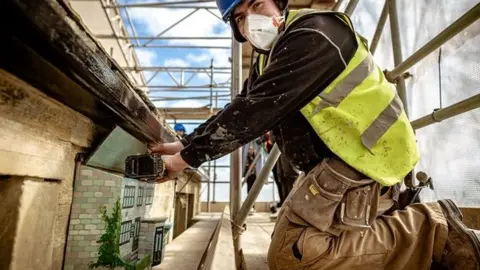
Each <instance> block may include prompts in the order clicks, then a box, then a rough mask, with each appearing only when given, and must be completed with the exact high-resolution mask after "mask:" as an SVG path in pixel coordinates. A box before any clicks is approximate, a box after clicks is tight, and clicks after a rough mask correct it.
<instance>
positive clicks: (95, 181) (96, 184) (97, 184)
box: [93, 180, 105, 186]
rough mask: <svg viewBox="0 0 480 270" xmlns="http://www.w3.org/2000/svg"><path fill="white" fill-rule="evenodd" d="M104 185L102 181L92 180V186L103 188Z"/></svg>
mask: <svg viewBox="0 0 480 270" xmlns="http://www.w3.org/2000/svg"><path fill="white" fill-rule="evenodd" d="M104 183H105V181H104V180H93V185H94V186H103V185H104Z"/></svg>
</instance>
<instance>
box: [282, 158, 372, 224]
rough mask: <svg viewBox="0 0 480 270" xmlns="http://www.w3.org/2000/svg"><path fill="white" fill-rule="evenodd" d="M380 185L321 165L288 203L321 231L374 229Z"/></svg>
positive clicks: (294, 210)
mask: <svg viewBox="0 0 480 270" xmlns="http://www.w3.org/2000/svg"><path fill="white" fill-rule="evenodd" d="M379 186H380V185H379V184H378V183H377V182H375V181H373V180H371V179H367V180H365V179H363V180H354V179H351V178H348V177H346V176H345V175H344V174H342V172H341V170H335V169H333V168H332V167H331V166H330V165H329V164H328V162H327V161H323V162H321V163H320V164H319V165H317V167H315V168H314V169H313V170H312V171H310V173H309V174H308V175H307V176H306V177H304V178H303V179H302V181H301V182H300V183H299V186H298V188H296V189H294V190H293V191H292V192H293V194H291V195H292V196H291V198H290V199H289V200H287V202H286V203H287V204H288V205H289V207H290V209H291V210H292V211H293V212H294V213H295V214H296V215H298V216H299V217H301V218H302V219H303V220H305V221H306V222H308V223H309V224H310V225H312V226H314V227H315V228H317V229H318V230H320V231H327V230H328V229H329V228H330V227H332V226H333V227H335V228H339V229H343V230H365V229H368V228H370V226H371V224H372V223H373V221H374V220H375V218H376V216H377V208H378V200H379Z"/></svg>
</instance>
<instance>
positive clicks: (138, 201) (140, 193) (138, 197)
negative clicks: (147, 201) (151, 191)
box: [137, 187, 144, 206]
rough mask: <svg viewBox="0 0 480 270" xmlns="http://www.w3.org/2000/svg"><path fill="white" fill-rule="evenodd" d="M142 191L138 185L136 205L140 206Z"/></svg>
mask: <svg viewBox="0 0 480 270" xmlns="http://www.w3.org/2000/svg"><path fill="white" fill-rule="evenodd" d="M143 191H144V188H143V187H138V196H137V206H141V205H142V204H143Z"/></svg>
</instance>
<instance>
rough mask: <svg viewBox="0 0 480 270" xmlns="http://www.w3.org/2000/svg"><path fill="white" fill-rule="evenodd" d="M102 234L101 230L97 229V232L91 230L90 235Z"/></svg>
mask: <svg viewBox="0 0 480 270" xmlns="http://www.w3.org/2000/svg"><path fill="white" fill-rule="evenodd" d="M100 233H101V231H100V230H96V229H95V230H90V234H96V235H98V234H100Z"/></svg>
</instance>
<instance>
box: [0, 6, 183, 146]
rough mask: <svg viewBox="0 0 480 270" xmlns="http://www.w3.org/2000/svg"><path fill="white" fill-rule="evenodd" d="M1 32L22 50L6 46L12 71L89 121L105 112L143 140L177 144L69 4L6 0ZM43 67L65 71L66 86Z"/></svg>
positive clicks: (0, 12)
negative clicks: (31, 64) (31, 62)
mask: <svg viewBox="0 0 480 270" xmlns="http://www.w3.org/2000/svg"><path fill="white" fill-rule="evenodd" d="M8 23H11V24H13V25H15V27H8V26H7V25H8ZM0 29H1V30H2V34H3V35H8V36H6V37H5V39H4V40H5V42H6V43H7V44H8V45H7V46H9V47H10V48H16V49H17V50H16V51H14V52H11V51H9V50H4V49H3V48H2V50H1V51H2V52H1V55H2V57H0V58H1V59H0V64H1V66H2V67H5V69H6V70H8V71H10V72H12V73H13V74H15V75H16V76H18V77H20V78H22V79H23V80H25V81H27V82H29V83H32V84H33V85H34V86H36V87H37V88H38V89H39V90H41V91H43V92H45V93H47V94H48V95H50V96H52V97H53V98H55V99H57V100H59V101H60V102H62V103H64V104H66V105H67V106H69V107H72V108H73V109H75V110H77V111H79V112H81V113H84V114H85V115H87V116H88V117H94V116H95V115H94V114H95V113H96V116H97V117H101V116H102V114H103V120H104V121H106V120H109V121H110V125H111V124H118V125H119V126H121V127H123V128H124V129H125V130H126V131H128V132H130V133H131V134H132V135H134V136H135V137H137V138H138V139H139V140H140V141H144V142H147V141H157V142H158V141H173V140H175V136H174V134H173V132H172V131H171V130H170V129H168V128H167V127H166V126H164V124H163V123H162V120H163V119H161V117H159V116H158V115H156V111H155V107H154V106H153V104H151V103H150V102H149V101H148V99H146V97H145V96H142V94H141V93H140V92H136V91H135V89H134V87H133V86H132V84H131V82H130V81H129V79H128V77H127V76H126V74H125V73H124V72H123V71H122V70H121V69H120V67H119V66H118V65H117V63H116V62H115V61H114V60H113V59H111V58H110V57H109V56H108V54H107V53H106V52H105V51H104V49H103V47H102V46H101V45H100V44H99V43H97V41H96V40H95V39H94V38H93V35H91V34H90V33H89V32H88V30H87V28H86V27H85V26H84V25H83V24H82V23H81V20H80V19H79V18H78V17H76V15H75V14H74V12H73V11H72V10H71V9H70V7H69V5H66V4H65V3H64V2H63V1H62V2H57V1H55V0H45V1H35V0H26V1H14V0H5V1H0ZM26 52H29V54H30V55H31V56H32V57H34V58H35V59H41V61H40V60H39V62H38V63H39V64H38V65H37V66H36V68H35V72H34V71H33V70H32V69H31V68H30V67H29V61H28V59H26V58H27V57H24V56H23V53H26ZM22 56H23V58H22ZM17 58H19V59H21V60H22V61H18V60H17ZM32 61H36V60H32ZM43 68H49V70H52V69H56V72H57V73H58V72H59V71H60V73H59V74H62V75H63V77H62V78H61V79H62V80H63V82H62V83H63V84H62V85H60V86H61V88H57V85H55V84H53V85H52V84H51V83H52V81H55V80H54V78H52V74H54V73H52V74H50V75H48V73H47V72H44V70H43ZM36 72H38V74H42V75H40V76H39V75H38V74H36ZM44 75H45V76H44ZM78 104H81V105H78ZM100 112H102V113H100ZM105 112H106V113H105ZM96 120H98V119H96Z"/></svg>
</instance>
